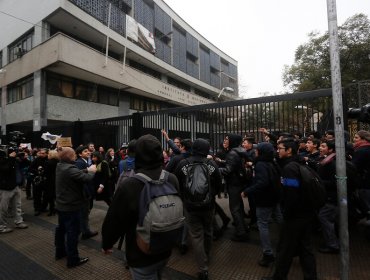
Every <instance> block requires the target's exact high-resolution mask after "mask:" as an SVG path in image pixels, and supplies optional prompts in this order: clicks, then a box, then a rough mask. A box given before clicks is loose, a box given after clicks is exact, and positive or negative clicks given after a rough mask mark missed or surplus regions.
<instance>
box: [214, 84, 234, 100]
mask: <svg viewBox="0 0 370 280" xmlns="http://www.w3.org/2000/svg"><path fill="white" fill-rule="evenodd" d="M224 92H231V93H232V92H234V89H233V88H231V87H223V88H222V89H221V91H220V93H219V94H218V96H217V100H219V99H220V97H221V95H222V94H223V93H224Z"/></svg>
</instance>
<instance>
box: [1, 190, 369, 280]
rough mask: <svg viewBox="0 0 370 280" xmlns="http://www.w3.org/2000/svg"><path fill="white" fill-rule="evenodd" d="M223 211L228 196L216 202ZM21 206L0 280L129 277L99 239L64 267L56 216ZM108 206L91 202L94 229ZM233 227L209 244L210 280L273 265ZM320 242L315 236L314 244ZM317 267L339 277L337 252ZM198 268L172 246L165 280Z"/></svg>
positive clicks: (330, 278) (326, 276)
mask: <svg viewBox="0 0 370 280" xmlns="http://www.w3.org/2000/svg"><path fill="white" fill-rule="evenodd" d="M219 202H220V204H221V205H222V206H223V207H224V208H225V209H227V207H228V200H227V199H221V200H219ZM23 210H24V212H25V214H24V218H25V222H27V223H28V224H29V228H28V229H23V230H20V229H14V231H13V232H11V233H8V234H1V235H0V280H13V279H14V280H15V279H17V280H23V279H37V280H44V279H45V280H49V279H66V280H75V279H76V280H77V279H78V280H80V279H81V280H84V279H86V280H93V279H99V280H101V279H105V280H110V279H120V280H121V279H131V277H130V275H129V273H128V271H127V270H126V269H125V268H124V266H123V263H122V260H121V259H122V252H120V251H118V250H115V252H114V253H113V255H111V256H105V255H103V254H102V253H101V251H100V240H101V237H100V236H99V235H98V236H96V237H95V238H93V239H90V240H84V241H80V243H79V251H80V255H81V256H82V257H85V256H87V257H89V258H90V260H89V262H88V263H87V264H85V265H83V266H81V267H77V268H73V269H68V268H67V267H66V264H65V260H59V261H55V260H54V245H53V242H54V229H55V226H56V221H57V217H56V216H53V217H47V216H46V213H45V214H42V215H40V216H38V217H35V216H33V206H32V201H29V200H26V199H25V197H23ZM106 210H107V206H106V205H105V203H104V202H96V203H95V205H94V208H93V210H92V213H91V216H90V221H91V222H90V224H91V228H92V229H94V230H99V231H100V228H101V224H102V222H103V219H104V217H105V213H106ZM232 230H233V229H232V225H231V224H230V225H229V228H228V229H227V231H226V232H225V234H224V236H223V237H222V238H221V239H219V240H218V241H215V242H214V244H213V245H214V247H213V251H212V259H211V265H210V279H212V280H224V279H227V280H229V279H235V280H240V279H253V280H259V279H260V278H261V277H262V276H268V275H270V274H271V273H272V268H262V267H259V266H258V265H257V260H258V259H259V258H260V257H261V249H260V246H259V236H258V231H257V230H252V232H251V241H250V242H249V243H235V242H232V241H230V239H229V237H230V236H231V234H232ZM272 230H273V234H272V236H273V243H274V244H276V239H277V229H276V226H274V225H272ZM350 239H351V241H350V252H351V255H350V262H351V270H350V279H351V280H365V279H370V242H369V241H367V240H366V239H364V238H363V236H362V235H361V234H360V229H358V230H356V231H353V232H352V231H351V232H350ZM320 241H321V237H320V236H319V235H318V236H316V237H315V246H316V248H317V247H318V245H319V242H320ZM316 260H317V269H318V274H319V279H320V280H335V279H339V274H340V267H339V263H340V257H339V255H323V254H319V253H317V254H316ZM196 275H197V267H196V265H195V261H194V256H193V252H192V250H191V248H190V250H189V252H188V253H187V254H186V255H180V253H179V251H178V250H177V249H175V250H173V254H172V257H171V259H170V261H169V263H168V266H167V269H166V271H165V275H164V280H169V279H171V280H172V279H175V280H191V279H196ZM289 279H290V280H298V279H302V273H301V269H300V265H299V260H298V259H295V260H294V262H293V264H292V267H291V272H290V274H289Z"/></svg>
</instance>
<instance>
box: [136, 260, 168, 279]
mask: <svg viewBox="0 0 370 280" xmlns="http://www.w3.org/2000/svg"><path fill="white" fill-rule="evenodd" d="M167 262H168V259H165V260H163V261H160V262H157V263H155V264H152V265H150V266H144V267H130V272H131V276H132V279H133V280H160V279H162V278H161V276H162V271H163V269H164V268H165V267H166V264H167Z"/></svg>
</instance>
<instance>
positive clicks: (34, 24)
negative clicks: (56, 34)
mask: <svg viewBox="0 0 370 280" xmlns="http://www.w3.org/2000/svg"><path fill="white" fill-rule="evenodd" d="M0 13H2V14H4V15H7V16H9V17H12V18H15V19H17V20H20V21H23V22H26V23H28V24H31V25H32V26H38V27H41V28H43V29H46V30H49V29H48V28H46V27H44V26H42V25H38V24H36V23H32V22H30V21H27V20H25V19H22V18H19V17H16V16H13V15H11V14H8V13H6V12H4V11H0Z"/></svg>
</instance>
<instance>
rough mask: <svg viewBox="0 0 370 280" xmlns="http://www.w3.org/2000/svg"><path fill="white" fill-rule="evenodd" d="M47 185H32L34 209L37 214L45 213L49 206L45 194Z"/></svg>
mask: <svg viewBox="0 0 370 280" xmlns="http://www.w3.org/2000/svg"><path fill="white" fill-rule="evenodd" d="M45 187H46V186H45V184H43V183H42V184H32V191H33V207H34V209H35V211H36V212H39V211H43V210H45V209H46V208H47V206H48V201H47V199H46V194H45Z"/></svg>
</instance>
